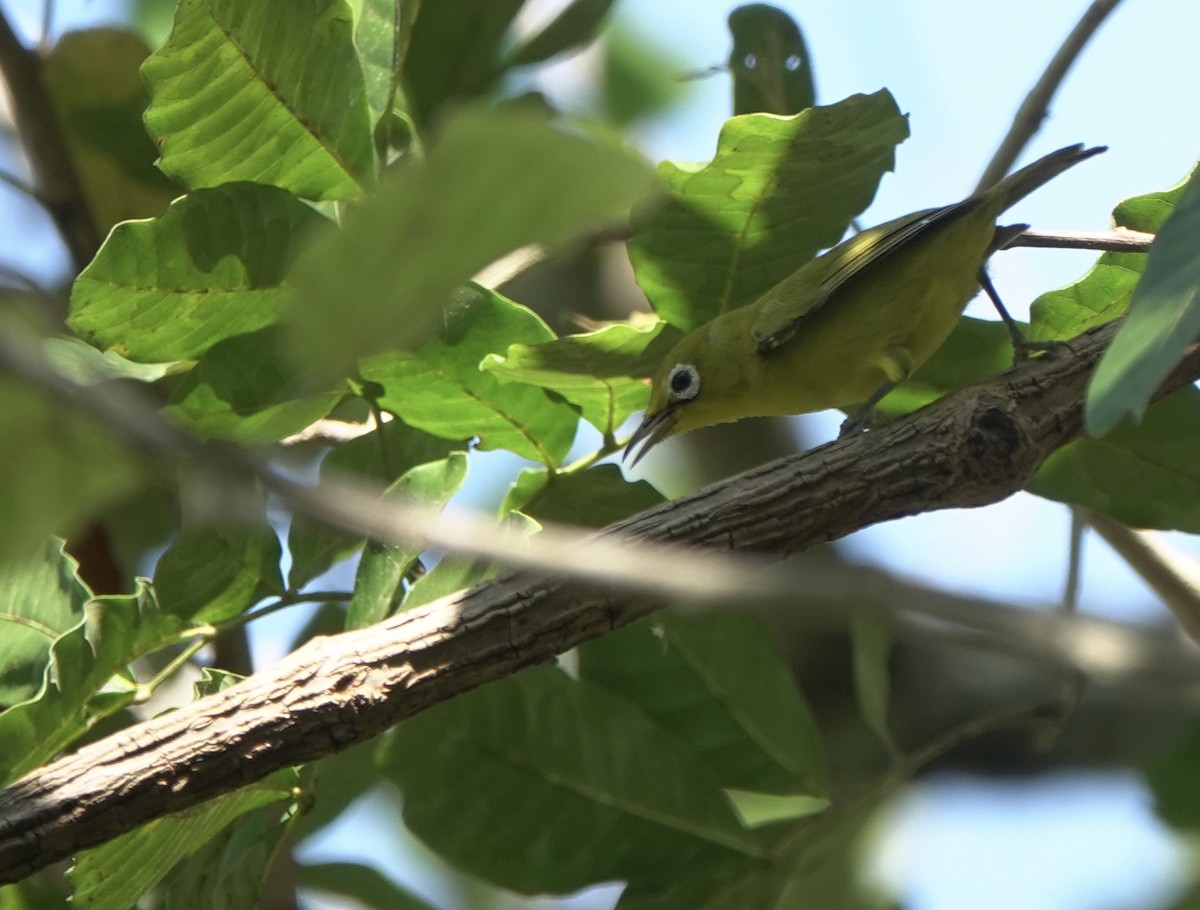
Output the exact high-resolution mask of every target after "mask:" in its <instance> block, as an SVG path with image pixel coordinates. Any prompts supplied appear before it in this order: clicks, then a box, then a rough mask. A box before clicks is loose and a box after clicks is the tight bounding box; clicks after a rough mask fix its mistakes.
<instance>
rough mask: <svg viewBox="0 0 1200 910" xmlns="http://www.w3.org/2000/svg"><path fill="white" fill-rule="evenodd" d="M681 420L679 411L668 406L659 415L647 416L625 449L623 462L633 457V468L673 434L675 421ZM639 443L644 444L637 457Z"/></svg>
mask: <svg viewBox="0 0 1200 910" xmlns="http://www.w3.org/2000/svg"><path fill="white" fill-rule="evenodd" d="M678 419H679V409H678V408H676V407H675V406H673V405H667V406H666V407H665V408H663V409H662V410H661V411H659V412H658V413H657V414H647V415H646V416H645V418H644V419H643V420H642V424H641V426H639V427H638V428H637V429H636V430H635V431H634V433H633V436H632V437H630V439H629V445H627V446H626V447H625V454H624V455H623V456H622V457H621V460H622V461H625V460H627V459H628V458H629V456H630V455H633V461H631V462H629V466H630V467H633V466H634V465H636V464H637V463H638V462H639V461H641V460H642V458H643V457H645V455H646V453H647V452H649V451H650V450H651V449H652V448H654V446H655V445H657V444H658V443H659V442H661V441H662V440H663V438H664V437H666V436H667V434H669V433H670V432H671V428H672V427H673V426H675V421H677V420H678ZM638 443H644V445H643V446H642V450H641V451H640V452H638V453H637V454H636V455H634V454H633V450H634V449H636V448H637V446H638Z"/></svg>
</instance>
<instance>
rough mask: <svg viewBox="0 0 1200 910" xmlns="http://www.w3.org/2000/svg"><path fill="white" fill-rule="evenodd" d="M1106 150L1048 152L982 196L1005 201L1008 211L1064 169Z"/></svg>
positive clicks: (1077, 148) (1101, 147)
mask: <svg viewBox="0 0 1200 910" xmlns="http://www.w3.org/2000/svg"><path fill="white" fill-rule="evenodd" d="M1106 151H1108V146H1106V145H1097V146H1094V147H1092V148H1090V149H1088V148H1084V147H1083V143H1076V144H1075V145H1068V146H1067V147H1066V148H1061V149H1059V150H1058V151H1057V152H1051V153H1050V154H1049V155H1046V156H1045V157H1044V158H1039V159H1038V160H1037V161H1035V162H1033V164H1027V165H1026V166H1025V167H1023V168H1021V169H1020V170H1019V171H1014V172H1013V173H1011V174H1009V175H1008V176H1007V177H1005V178H1004V179H1003V180H1001V181H1000V182H999V183H997V184H996V185H995V186H994V187H993V188H992V189H990V190H985V191H984V194H985V195H987V196H989V197H991V198H993V199H994V198H996V197H997V196H999V197H1000V198H1002V199H1003V200H1004V208H1005V209H1007V208H1008V207H1009V206H1013V205H1016V204H1017V203H1018V202H1020V201H1021V200H1022V199H1024V198H1025V197H1026V196H1028V195H1029V194H1030V193H1032V192H1033V191H1034V190H1036V189H1037V188H1038V187H1039V186H1041V185H1042V184H1043V183H1046V182H1048V181H1050V180H1053V179H1054V178H1055V177H1057V176H1058V175H1059V174H1061V173H1062V172H1063V171H1065V170H1066V169H1067V168H1069V167H1074V166H1075V165H1077V164H1078V163H1079V162H1080V161H1086V160H1087V159H1088V158H1091V157H1092V156H1093V155H1099V154H1100V153H1101V152H1106ZM1002 211H1003V209H1002Z"/></svg>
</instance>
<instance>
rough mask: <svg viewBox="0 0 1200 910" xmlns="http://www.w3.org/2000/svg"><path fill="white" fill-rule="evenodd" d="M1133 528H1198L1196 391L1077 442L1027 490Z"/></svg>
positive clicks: (1199, 407) (1199, 397) (1199, 411)
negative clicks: (1140, 418)
mask: <svg viewBox="0 0 1200 910" xmlns="http://www.w3.org/2000/svg"><path fill="white" fill-rule="evenodd" d="M1026 489H1028V490H1029V492H1031V493H1036V494H1037V495H1038V496H1044V497H1046V498H1047V499H1053V500H1057V501H1058V502H1068V503H1072V504H1074V505H1081V506H1086V507H1087V508H1089V509H1095V510H1096V511H1098V512H1104V513H1105V514H1107V515H1111V516H1112V517H1113V518H1116V519H1117V520H1118V521H1121V522H1124V523H1125V524H1127V525H1131V526H1132V527H1135V528H1161V529H1164V530H1166V529H1174V530H1179V531H1189V532H1191V533H1193V534H1195V533H1198V532H1200V391H1197V390H1196V389H1195V388H1192V387H1186V388H1183V389H1180V390H1179V391H1177V392H1175V393H1174V394H1173V395H1169V396H1168V397H1166V398H1164V399H1163V400H1162V401H1160V402H1158V403H1157V404H1155V405H1153V406H1151V408H1150V410H1149V411H1147V412H1146V417H1145V419H1144V420H1143V421H1142V422H1141V423H1139V424H1135V423H1134V422H1133V421H1132V420H1129V419H1126V420H1123V421H1122V422H1121V423H1119V424H1117V426H1116V428H1115V429H1114V430H1113V431H1112V432H1111V433H1108V434H1107V435H1105V436H1104V437H1103V438H1101V439H1091V438H1085V439H1078V440H1076V441H1075V442H1073V443H1071V444H1070V445H1068V446H1066V447H1064V448H1062V449H1059V450H1058V451H1057V452H1055V453H1054V454H1053V455H1051V456H1050V457H1049V458H1048V459H1046V461H1045V463H1044V464H1043V465H1042V467H1041V469H1040V470H1039V471H1038V472H1037V474H1036V475H1035V476H1034V478H1033V481H1032V482H1031V483H1030V484H1029V486H1028V487H1027V488H1026Z"/></svg>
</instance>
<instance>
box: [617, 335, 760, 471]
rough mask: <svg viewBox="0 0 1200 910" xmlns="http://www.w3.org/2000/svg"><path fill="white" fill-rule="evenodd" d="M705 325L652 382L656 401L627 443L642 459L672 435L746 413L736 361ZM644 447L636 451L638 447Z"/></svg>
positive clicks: (688, 338)
mask: <svg viewBox="0 0 1200 910" xmlns="http://www.w3.org/2000/svg"><path fill="white" fill-rule="evenodd" d="M720 353H721V351H720V350H719V349H716V348H714V347H713V346H712V344H711V338H710V337H709V333H708V332H707V331H706V330H705V328H704V327H702V328H700V329H698V330H697V331H695V332H692V333H691V334H690V335H688V336H686V337H685V338H684V339H683V340H682V341H680V342H679V344H677V345H676V346H675V347H674V348H673V349H672V350H671V352H670V353H669V354H668V355H667V356H666V357H665V358H664V359H663V362H662V365H661V366H660V367H659V368H658V372H657V373H656V374H655V376H654V380H653V382H652V383H651V386H650V403H649V404H648V405H647V406H646V414H645V416H644V417H643V418H642V423H641V425H640V426H639V427H638V428H637V430H636V431H635V432H634V434H633V436H632V438H630V440H629V445H628V446H626V448H625V458H630V457H632V458H633V461H632V462H631V464H637V463H638V462H639V461H641V460H642V458H643V456H645V454H646V453H647V452H648V451H650V449H652V448H653V447H654V446H655V445H657V444H658V443H659V442H661V441H662V440H664V439H666V438H667V437H668V436H674V435H675V434H676V433H686V432H687V431H688V430H694V429H696V428H697V427H703V426H708V425H710V424H714V423H723V422H725V421H727V420H735V419H737V418H738V417H741V416H744V412H739V408H738V407H737V404H736V400H735V398H736V392H737V388H738V386H739V384H740V383H739V382H738V374H739V372H740V371H739V370H738V369H737V366H736V364H731V363H725V362H724V361H723V360H722V359H721V357H720V356H719V355H720ZM639 445H640V446H641V450H640V451H638V452H636V454H635V450H636V449H637V448H638V446H639Z"/></svg>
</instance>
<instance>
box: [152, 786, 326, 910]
mask: <svg viewBox="0 0 1200 910" xmlns="http://www.w3.org/2000/svg"><path fill="white" fill-rule="evenodd" d="M269 780H270V779H269ZM274 780H276V782H277V783H276V787H277V790H276V792H277V794H278V796H279V797H282V799H281V800H278V801H276V802H273V803H268V804H267V805H262V806H257V807H254V808H251V809H250V810H249V811H248V812H243V813H242V814H241V815H239V816H238V817H237V818H236V819H235V820H234V821H233V822H232V823H230V824H228V825H226V826H225V827H224V828H222V829H221V830H220V832H218V833H217V834H216V836H214V837H212V838H210V839H209V840H208V841H207V843H205V844H204V846H202V847H200V848H199V849H197V850H194V851H192V852H191V853H189V855H188V856H187V857H185V858H184V859H183V860H182V861H181V862H178V863H176V864H175V865H174V867H172V869H171V870H170V872H169V873H168V874H167V875H166V876H165V877H164V878H163V880H162V882H161V883H160V884H159V887H158V889H157V890H158V893H159V895H160V896H161V899H162V906H163V907H169V908H170V910H211V908H214V907H231V908H232V907H261V906H263V905H264V903H267V901H266V899H265V894H264V887H265V885H266V882H267V877H268V875H269V873H270V872H271V867H272V866H273V865H274V863H275V858H276V855H277V854H278V852H279V850H280V848H281V847H283V846H284V844H285V839H286V838H288V837H289V836H290V835H291V827H292V826H291V818H292V816H293V815H294V813H295V811H296V805H295V801H294V798H295V795H296V792H297V789H298V788H302V787H303V775H302V774H301V775H297V773H296V771H295V770H294V769H287V770H285V771H282V772H279V773H278V774H277V775H276V776H275V777H274ZM289 784H290V785H291V786H288V785H289ZM238 792H239V793H241V792H242V791H238ZM288 797H292V798H293V799H292V800H289V801H288V802H283V800H287V799H288Z"/></svg>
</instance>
